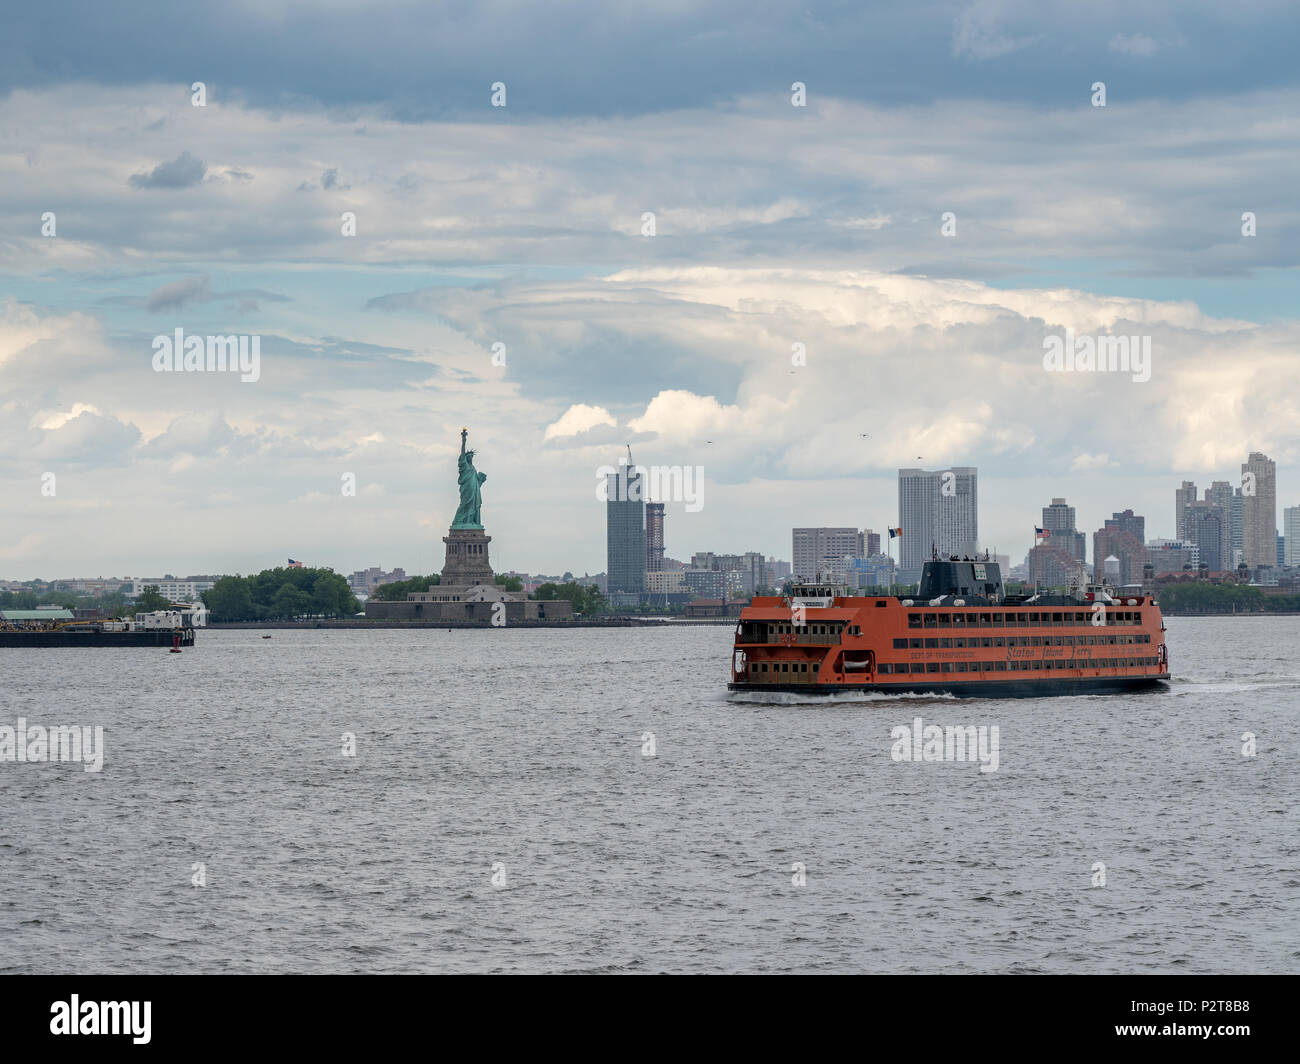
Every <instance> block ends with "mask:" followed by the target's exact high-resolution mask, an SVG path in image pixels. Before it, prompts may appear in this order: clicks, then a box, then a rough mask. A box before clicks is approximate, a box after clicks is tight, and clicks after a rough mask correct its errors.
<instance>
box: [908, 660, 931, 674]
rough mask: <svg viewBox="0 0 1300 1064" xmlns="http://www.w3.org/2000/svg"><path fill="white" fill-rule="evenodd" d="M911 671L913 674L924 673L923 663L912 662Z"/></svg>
mask: <svg viewBox="0 0 1300 1064" xmlns="http://www.w3.org/2000/svg"><path fill="white" fill-rule="evenodd" d="M930 664H931V665H933V664H934V662H930ZM936 668H937V666H936ZM912 671H913V672H925V662H923V661H914V662H912Z"/></svg>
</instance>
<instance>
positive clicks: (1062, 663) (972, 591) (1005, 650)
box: [727, 555, 1169, 698]
mask: <svg viewBox="0 0 1300 1064" xmlns="http://www.w3.org/2000/svg"><path fill="white" fill-rule="evenodd" d="M1164 632H1165V624H1164V619H1163V617H1162V616H1161V613H1160V607H1159V605H1158V604H1157V603H1156V600H1155V599H1154V598H1153V597H1152V596H1150V595H1144V594H1141V593H1140V592H1135V593H1132V594H1116V593H1115V591H1114V590H1113V589H1111V588H1107V587H1105V586H1103V585H1100V584H1082V583H1081V584H1080V586H1079V587H1078V588H1075V589H1072V590H1071V591H1070V592H1069V593H1067V594H1034V595H1029V596H1024V595H1008V594H1006V593H1005V591H1004V589H1003V585H1002V573H1001V569H1000V567H999V565H998V563H997V562H995V561H992V560H989V559H988V558H986V559H985V560H983V561H978V560H974V559H971V558H958V557H957V556H955V555H953V556H951V557H950V558H949V559H947V560H940V559H939V558H938V557H937V556H936V557H935V558H934V559H933V560H931V561H928V562H926V563H925V565H924V567H923V569H922V573H921V582H920V585H919V588H918V591H917V594H916V595H915V596H914V597H910V598H907V597H903V596H881V595H874V596H869V597H854V596H849V595H844V594H840V593H837V591H836V589H835V588H834V587H832V586H831V585H828V584H821V583H811V584H795V585H793V586H792V587H791V588H790V590H789V593H788V594H786V595H783V596H771V597H756V598H754V599H753V600H752V601H751V602H750V605H749V606H747V607H746V608H745V609H744V610H742V611H741V614H740V622H739V624H738V625H737V626H736V642H735V647H734V650H733V652H732V662H731V682H730V683H729V684H728V685H727V686H728V689H729V690H731V691H748V692H767V691H780V692H788V693H795V694H831V693H834V692H837V691H864V692H868V691H869V692H885V693H890V692H894V693H917V694H935V695H939V694H951V695H955V696H980V697H989V698H1014V697H1026V696H1036V695H1038V696H1042V695H1082V694H1103V693H1110V692H1118V691H1131V690H1135V689H1143V688H1158V687H1160V686H1161V685H1162V684H1163V683H1164V682H1165V681H1167V680H1168V679H1169V656H1168V652H1167V650H1166V648H1165V640H1164Z"/></svg>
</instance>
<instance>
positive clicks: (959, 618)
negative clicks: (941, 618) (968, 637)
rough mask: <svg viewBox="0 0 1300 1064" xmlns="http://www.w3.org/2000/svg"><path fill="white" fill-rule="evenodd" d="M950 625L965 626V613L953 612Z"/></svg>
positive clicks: (955, 626)
mask: <svg viewBox="0 0 1300 1064" xmlns="http://www.w3.org/2000/svg"><path fill="white" fill-rule="evenodd" d="M952 626H953V627H954V628H965V627H966V614H964V613H954V614H953V615H952Z"/></svg>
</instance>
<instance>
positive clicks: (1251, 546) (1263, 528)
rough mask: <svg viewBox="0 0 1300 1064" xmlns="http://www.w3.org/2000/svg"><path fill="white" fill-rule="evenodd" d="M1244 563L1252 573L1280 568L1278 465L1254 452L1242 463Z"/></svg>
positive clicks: (1265, 456)
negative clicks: (1256, 570)
mask: <svg viewBox="0 0 1300 1064" xmlns="http://www.w3.org/2000/svg"><path fill="white" fill-rule="evenodd" d="M1241 475H1242V515H1241V519H1242V556H1243V557H1242V560H1243V561H1244V562H1245V563H1246V565H1247V566H1248V567H1249V568H1251V569H1256V568H1259V567H1260V566H1262V565H1268V566H1272V565H1276V564H1277V463H1275V462H1274V461H1273V460H1272V459H1271V458H1269V457H1268V456H1267V455H1265V454H1263V453H1261V452H1259V451H1252V452H1251V453H1250V456H1249V457H1248V458H1247V459H1246V461H1245V462H1243V463H1242V466H1241Z"/></svg>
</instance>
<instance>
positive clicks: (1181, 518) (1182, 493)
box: [1174, 480, 1196, 541]
mask: <svg viewBox="0 0 1300 1064" xmlns="http://www.w3.org/2000/svg"><path fill="white" fill-rule="evenodd" d="M1195 501H1196V485H1195V484H1194V483H1192V482H1191V481H1190V480H1184V481H1183V486H1182V487H1181V488H1178V489H1176V490H1175V491H1174V538H1175V539H1179V540H1184V541H1185V540H1186V539H1187V504H1188V503H1189V502H1195Z"/></svg>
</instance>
